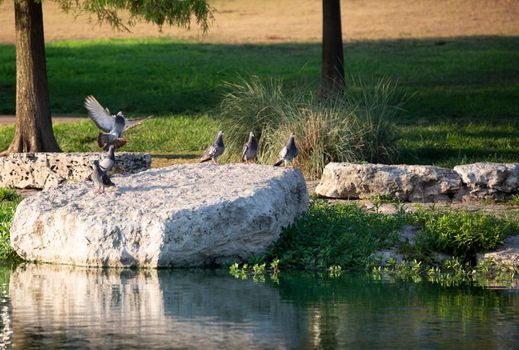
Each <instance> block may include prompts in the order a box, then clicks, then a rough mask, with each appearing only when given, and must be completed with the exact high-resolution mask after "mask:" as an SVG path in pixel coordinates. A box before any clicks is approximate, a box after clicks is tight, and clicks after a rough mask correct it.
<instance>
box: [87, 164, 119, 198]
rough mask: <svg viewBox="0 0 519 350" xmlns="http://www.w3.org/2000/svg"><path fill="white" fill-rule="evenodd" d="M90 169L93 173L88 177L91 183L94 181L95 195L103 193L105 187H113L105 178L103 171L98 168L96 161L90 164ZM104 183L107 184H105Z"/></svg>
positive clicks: (107, 178) (108, 179)
mask: <svg viewBox="0 0 519 350" xmlns="http://www.w3.org/2000/svg"><path fill="white" fill-rule="evenodd" d="M92 169H93V170H94V171H93V172H92V175H90V177H91V178H92V181H94V186H95V188H96V193H104V191H105V186H115V184H114V183H113V182H112V181H111V180H110V178H109V177H108V176H107V174H106V172H105V171H103V169H101V167H100V166H99V161H98V160H94V162H93V164H92ZM105 181H106V182H107V183H105Z"/></svg>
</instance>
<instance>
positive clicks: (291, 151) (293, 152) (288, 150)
mask: <svg viewBox="0 0 519 350" xmlns="http://www.w3.org/2000/svg"><path fill="white" fill-rule="evenodd" d="M297 152H298V151H297V146H296V141H295V135H294V133H293V132H292V133H290V140H288V143H287V145H286V146H285V147H283V149H282V150H281V152H279V160H278V161H277V162H276V164H274V166H280V165H281V164H282V163H285V167H286V166H288V165H290V166H291V165H292V161H293V160H294V158H295V157H296V156H297Z"/></svg>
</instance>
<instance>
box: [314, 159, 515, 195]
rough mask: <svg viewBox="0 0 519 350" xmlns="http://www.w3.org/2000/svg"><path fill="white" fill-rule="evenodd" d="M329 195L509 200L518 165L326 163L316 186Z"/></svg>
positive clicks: (319, 193) (316, 190)
mask: <svg viewBox="0 0 519 350" xmlns="http://www.w3.org/2000/svg"><path fill="white" fill-rule="evenodd" d="M315 192H316V193H317V194H318V195H321V196H323V197H328V198H341V199H369V198H372V197H375V196H383V197H387V198H388V199H396V200H400V201H404V202H449V201H451V200H452V199H456V200H465V199H497V200H503V199H509V198H511V197H512V196H513V195H515V194H518V193H519V164H497V163H475V164H468V165H458V166H456V167H454V169H446V168H440V167H435V166H428V165H385V164H354V163H329V164H328V165H326V167H325V169H324V172H323V176H322V178H321V182H320V183H319V185H318V186H317V188H316V189H315Z"/></svg>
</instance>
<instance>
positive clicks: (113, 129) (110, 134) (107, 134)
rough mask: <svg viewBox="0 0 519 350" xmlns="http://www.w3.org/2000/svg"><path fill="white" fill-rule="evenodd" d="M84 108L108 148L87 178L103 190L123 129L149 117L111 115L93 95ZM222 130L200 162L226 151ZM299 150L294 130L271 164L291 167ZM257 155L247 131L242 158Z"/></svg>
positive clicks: (247, 159)
mask: <svg viewBox="0 0 519 350" xmlns="http://www.w3.org/2000/svg"><path fill="white" fill-rule="evenodd" d="M85 108H86V109H87V110H88V115H89V116H90V119H92V121H93V122H94V123H95V124H96V126H97V127H98V128H99V129H100V130H101V132H100V133H99V135H98V137H97V144H98V145H99V147H101V148H102V149H103V150H105V151H107V153H106V155H105V157H104V158H103V159H101V161H99V160H94V162H93V164H92V169H93V172H92V174H91V175H90V178H91V179H92V181H93V182H94V186H95V188H96V193H103V192H104V188H105V187H109V186H115V184H114V183H113V182H112V180H111V179H110V176H109V173H110V171H112V169H113V167H114V165H115V150H116V149H117V148H120V147H122V146H124V145H125V144H126V140H125V139H123V138H122V134H123V132H125V131H126V130H128V129H130V128H133V127H135V126H137V125H140V124H142V122H144V121H145V120H147V119H149V118H151V117H152V116H149V117H146V118H142V119H137V120H132V121H128V120H127V119H126V117H125V116H124V114H123V113H122V112H119V113H117V114H116V115H112V114H110V111H109V110H108V108H103V106H101V104H100V103H99V102H98V101H97V100H96V99H95V97H94V96H87V97H86V99H85ZM223 135H224V133H223V131H218V136H217V137H216V142H215V143H214V144H213V145H211V146H209V147H208V148H207V149H206V150H205V152H204V154H203V155H202V157H201V158H200V163H203V162H207V161H212V162H213V163H214V164H217V163H218V158H219V157H220V156H221V155H222V154H223V152H224V151H225V146H224V143H223ZM297 153H298V150H297V146H296V143H295V135H294V133H291V134H290V139H289V140H288V143H287V144H286V146H285V147H283V149H282V150H281V152H279V160H278V161H277V162H276V163H275V164H274V166H280V165H281V164H284V166H285V167H287V166H292V161H293V160H294V158H295V157H296V156H297ZM257 155H258V142H257V141H256V137H255V136H254V133H253V132H252V131H251V132H250V133H249V138H248V140H247V142H246V143H245V144H244V145H243V152H242V156H241V160H242V161H243V162H245V163H247V164H249V163H254V162H256V158H257Z"/></svg>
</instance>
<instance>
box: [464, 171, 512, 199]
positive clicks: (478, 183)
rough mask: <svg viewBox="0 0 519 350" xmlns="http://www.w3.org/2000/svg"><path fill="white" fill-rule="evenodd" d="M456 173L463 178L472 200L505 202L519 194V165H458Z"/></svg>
mask: <svg viewBox="0 0 519 350" xmlns="http://www.w3.org/2000/svg"><path fill="white" fill-rule="evenodd" d="M454 171H455V172H456V173H458V174H459V175H460V176H461V179H462V180H463V184H464V185H465V186H466V187H467V190H468V196H469V197H470V198H473V199H497V200H505V199H510V198H511V197H512V196H513V195H514V194H517V193H519V163H508V164H507V163H474V164H466V165H457V166H455V167H454Z"/></svg>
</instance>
